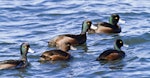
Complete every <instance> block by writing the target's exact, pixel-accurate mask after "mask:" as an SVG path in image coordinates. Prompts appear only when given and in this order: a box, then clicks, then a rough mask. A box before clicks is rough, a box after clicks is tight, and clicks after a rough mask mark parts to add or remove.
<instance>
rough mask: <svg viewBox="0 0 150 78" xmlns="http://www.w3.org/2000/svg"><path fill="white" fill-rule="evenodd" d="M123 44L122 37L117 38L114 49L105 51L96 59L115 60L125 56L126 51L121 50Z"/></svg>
mask: <svg viewBox="0 0 150 78" xmlns="http://www.w3.org/2000/svg"><path fill="white" fill-rule="evenodd" d="M122 46H123V41H122V40H121V39H117V40H116V42H115V44H114V49H108V50H106V51H104V52H103V53H101V54H100V55H99V57H98V58H97V59H96V60H97V61H100V60H106V61H113V60H117V59H122V58H124V57H125V53H124V52H123V51H122V50H121V47H122Z"/></svg>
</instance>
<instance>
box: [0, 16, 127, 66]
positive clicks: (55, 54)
mask: <svg viewBox="0 0 150 78" xmlns="http://www.w3.org/2000/svg"><path fill="white" fill-rule="evenodd" d="M119 19H120V17H119V15H118V14H112V15H111V16H110V18H109V23H107V22H100V23H97V24H92V22H91V21H90V20H86V21H84V22H83V23H82V29H81V33H80V34H77V35H74V34H63V35H58V36H56V37H54V38H52V39H51V40H50V41H49V42H48V45H49V46H53V47H56V48H57V49H54V50H50V51H45V52H43V54H42V55H41V56H40V61H57V60H69V59H70V58H71V55H70V53H69V52H68V51H69V50H76V48H75V47H74V46H78V45H82V44H84V43H85V42H86V40H87V32H88V33H108V34H109V33H120V32H121V27H120V26H119V25H118V24H117V23H118V22H119ZM122 46H123V41H122V40H121V39H116V41H115V43H114V48H113V49H108V50H106V51H104V52H102V53H101V54H100V55H99V56H98V57H97V58H96V60H97V61H102V60H105V61H114V60H118V59H122V58H124V57H125V53H124V52H123V51H122V50H121V47H122ZM28 52H31V53H34V51H33V50H32V49H30V45H29V43H27V42H25V43H22V44H21V47H20V53H21V57H22V58H21V59H20V60H5V61H1V62H0V69H12V68H13V69H14V68H24V67H26V66H28V60H27V53H28Z"/></svg>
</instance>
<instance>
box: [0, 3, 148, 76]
mask: <svg viewBox="0 0 150 78" xmlns="http://www.w3.org/2000/svg"><path fill="white" fill-rule="evenodd" d="M112 13H118V14H119V15H120V17H121V18H122V19H123V20H125V21H126V24H120V25H121V27H122V32H121V33H120V34H119V35H102V34H88V38H87V43H86V44H85V45H83V46H79V47H77V48H78V50H76V51H72V50H70V53H71V55H72V56H73V59H71V60H70V61H62V62H56V63H54V64H51V63H44V64H41V63H39V62H38V59H39V56H40V55H41V54H42V52H43V51H45V50H51V49H54V48H50V47H48V46H47V42H48V40H49V39H51V38H52V37H54V36H56V35H58V34H64V33H72V34H78V33H80V31H81V24H82V22H83V21H84V20H87V19H89V20H92V22H93V23H96V22H98V21H108V18H109V16H110V15H111V14H112ZM149 17H150V1H149V0H99V1H94V0H89V1H86V0H85V1H84V0H81V1H77V0H70V1H69V0H68V1H66V0H0V60H6V59H19V57H20V51H19V47H20V44H21V43H22V42H29V43H30V45H31V48H32V49H34V50H35V51H36V53H34V54H30V53H29V54H28V60H29V61H30V64H31V65H30V66H29V67H27V68H26V69H16V70H0V77H1V78H38V77H39V78H56V77H58V78H81V77H82V78H142V77H143V78H149V77H150V49H149V48H150V27H149V25H150V18H149ZM116 38H121V39H123V41H124V42H125V43H126V44H128V45H129V47H128V48H124V47H123V48H122V49H123V50H124V51H125V52H126V55H127V56H126V57H125V58H124V59H123V60H121V61H116V62H110V63H107V64H102V63H100V62H98V61H94V60H95V59H96V57H98V55H99V54H100V53H101V52H102V51H103V50H106V49H107V48H110V47H113V42H114V40H115V39H116Z"/></svg>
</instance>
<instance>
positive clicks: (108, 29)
mask: <svg viewBox="0 0 150 78" xmlns="http://www.w3.org/2000/svg"><path fill="white" fill-rule="evenodd" d="M119 19H120V17H119V15H118V14H112V15H111V17H110V19H109V23H107V22H99V23H97V24H93V25H92V26H91V29H89V30H88V32H89V33H120V32H121V27H120V26H119V25H118V24H117V23H118V21H119ZM93 27H94V28H93Z"/></svg>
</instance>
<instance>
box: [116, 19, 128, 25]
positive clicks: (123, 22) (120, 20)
mask: <svg viewBox="0 0 150 78" xmlns="http://www.w3.org/2000/svg"><path fill="white" fill-rule="evenodd" d="M118 23H120V24H125V23H126V21H124V20H122V19H119V22H118Z"/></svg>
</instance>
